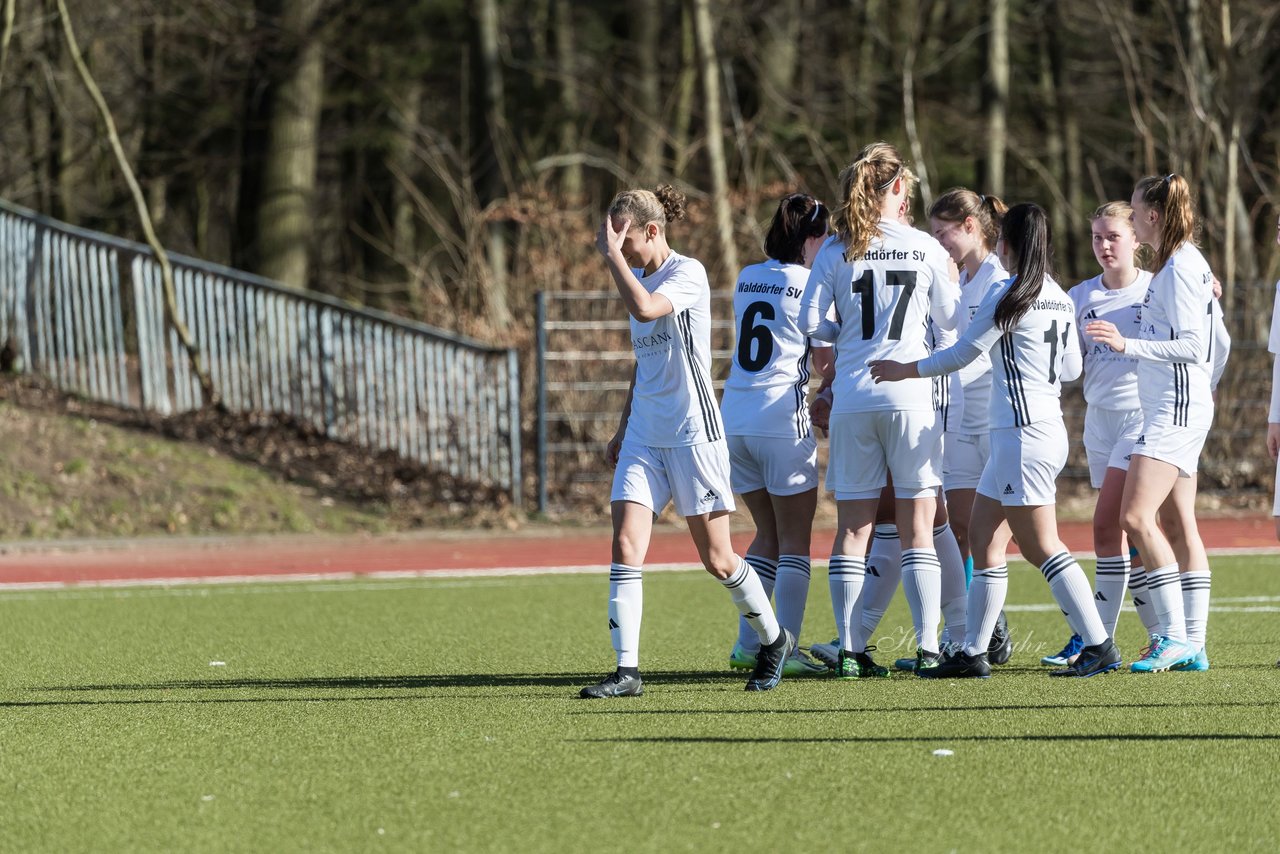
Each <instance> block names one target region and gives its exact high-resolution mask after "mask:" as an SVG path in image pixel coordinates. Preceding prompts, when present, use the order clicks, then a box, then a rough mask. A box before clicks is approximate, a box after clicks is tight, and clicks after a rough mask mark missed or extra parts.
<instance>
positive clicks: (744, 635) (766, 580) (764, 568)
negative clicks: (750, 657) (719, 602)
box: [738, 554, 799, 653]
mask: <svg viewBox="0 0 1280 854" xmlns="http://www.w3.org/2000/svg"><path fill="white" fill-rule="evenodd" d="M743 560H745V561H746V562H747V563H749V564H751V568H752V569H754V570H755V571H756V575H758V576H759V577H760V586H761V587H763V588H764V595H765V598H769V597H771V596H773V586H774V579H776V578H777V574H778V562H777V561H775V560H770V559H769V558H767V557H760V556H759V555H753V554H749V555H745V556H744V557H743ZM797 637H799V635H797ZM738 646H740V647H742V649H743V650H744V651H745V652H748V653H756V652H759V651H760V637H759V636H758V635H757V634H756V630H755V629H754V628H752V627H751V624H750V623H748V622H747V618H746V617H743V616H741V615H739V616H738Z"/></svg>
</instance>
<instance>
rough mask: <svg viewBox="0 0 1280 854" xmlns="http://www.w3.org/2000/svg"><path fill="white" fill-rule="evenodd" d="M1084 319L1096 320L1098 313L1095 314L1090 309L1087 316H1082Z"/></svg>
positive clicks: (1094, 311)
mask: <svg viewBox="0 0 1280 854" xmlns="http://www.w3.org/2000/svg"><path fill="white" fill-rule="evenodd" d="M1084 319H1085V320H1097V319H1098V312H1097V311H1096V310H1094V309H1090V310H1089V313H1088V314H1086V315H1085V316H1084Z"/></svg>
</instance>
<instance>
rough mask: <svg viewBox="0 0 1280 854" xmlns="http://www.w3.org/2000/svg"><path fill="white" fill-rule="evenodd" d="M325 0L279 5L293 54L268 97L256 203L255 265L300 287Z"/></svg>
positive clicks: (307, 238)
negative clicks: (259, 192)
mask: <svg viewBox="0 0 1280 854" xmlns="http://www.w3.org/2000/svg"><path fill="white" fill-rule="evenodd" d="M323 4H324V0H286V2H285V3H284V5H283V7H282V9H281V14H280V29H281V31H282V32H283V34H284V37H285V38H287V39H288V40H289V41H290V43H291V46H292V47H293V48H294V56H295V57H296V58H295V60H294V62H293V63H292V64H291V66H290V70H289V72H288V73H287V74H286V75H285V76H284V79H283V80H282V81H281V83H280V86H279V88H278V89H277V91H276V93H275V98H274V100H273V103H272V107H271V119H270V124H269V131H268V134H267V139H268V142H267V150H266V156H265V159H264V163H263V173H262V196H261V201H260V203H259V205H258V241H257V243H258V256H259V262H258V271H259V272H260V273H261V274H262V275H263V276H266V277H267V278H269V279H277V280H279V281H281V282H284V283H285V284H289V285H293V286H294V287H299V288H305V287H306V286H307V284H308V281H309V278H310V268H309V260H310V257H311V249H312V245H311V244H312V236H313V232H314V229H315V221H314V210H315V203H314V196H315V190H316V161H317V157H318V152H319V134H318V131H319V128H320V107H321V104H322V101H323V98H324V45H323V43H322V42H321V41H320V39H319V38H318V36H317V35H316V34H315V32H314V30H315V28H316V24H317V23H318V21H319V18H320V12H321V9H322V7H323Z"/></svg>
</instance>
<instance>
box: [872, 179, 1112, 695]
mask: <svg viewBox="0 0 1280 854" xmlns="http://www.w3.org/2000/svg"><path fill="white" fill-rule="evenodd" d="M997 249H998V251H999V252H1000V253H1001V255H1002V257H1003V258H1004V262H1005V264H1006V266H1007V267H1008V268H1009V269H1010V270H1013V271H1014V272H1015V276H1014V278H1013V279H1011V280H1009V281H1007V282H1004V283H1001V284H999V285H997V286H996V287H994V288H992V289H991V291H990V292H989V293H988V295H987V297H986V299H985V300H984V301H983V303H982V305H981V307H980V308H979V309H978V312H977V313H976V314H975V315H974V317H973V320H972V321H971V323H970V325H969V328H968V329H967V330H965V333H964V335H962V336H961V338H960V340H959V341H958V342H957V343H956V344H955V345H954V346H953V347H950V348H948V349H947V350H944V351H941V352H939V353H935V354H933V355H932V356H930V357H929V358H927V359H925V360H923V361H919V362H911V363H907V364H903V363H900V362H897V361H889V360H883V361H875V362H872V363H871V372H872V375H873V376H874V377H875V378H876V380H877V381H878V382H880V381H890V382H899V381H903V380H909V379H911V378H912V377H917V376H937V375H940V374H945V373H948V372H950V371H954V370H958V369H959V368H960V367H961V366H963V365H965V364H968V363H970V362H972V361H973V360H974V359H976V358H977V356H978V354H979V353H983V352H991V353H992V363H993V366H994V367H993V386H992V396H991V410H990V417H991V458H990V460H989V461H988V462H987V465H986V468H985V469H984V470H983V474H982V480H981V481H980V482H979V484H978V490H977V491H978V494H977V497H976V498H975V499H974V509H973V518H972V522H971V532H972V537H973V540H972V541H973V546H974V554H975V567H979V566H980V567H981V568H977V569H975V571H974V575H973V583H972V584H971V586H970V587H969V601H968V624H967V627H966V629H967V631H966V635H965V642H964V648H963V650H962V651H961V652H959V653H957V654H956V655H954V656H951V657H949V659H948V660H947V661H945V662H943V663H942V664H940V665H939V666H938V667H937V668H934V669H933V670H931V671H926V672H924V673H922V674H921V675H923V676H927V677H980V678H985V677H986V676H989V675H990V672H991V670H990V666H989V664H988V662H987V649H988V644H989V643H990V638H991V633H992V630H993V629H994V628H995V623H996V618H997V616H998V614H999V612H1000V609H1001V608H1002V607H1003V606H1004V599H1005V594H1006V592H1007V589H1008V567H1007V565H1006V557H1005V555H1006V551H1007V548H1008V545H1009V541H1010V539H1011V537H1017V540H1018V546H1019V548H1020V549H1021V551H1022V554H1023V556H1024V557H1025V558H1026V559H1027V560H1029V561H1031V562H1032V563H1033V564H1034V565H1036V566H1038V567H1040V570H1041V572H1042V573H1043V574H1044V577H1045V580H1046V581H1048V582H1049V588H1050V590H1051V591H1052V593H1053V596H1054V599H1055V600H1056V601H1057V603H1058V606H1059V607H1060V608H1061V609H1062V611H1063V613H1064V614H1065V615H1066V617H1067V620H1068V622H1070V623H1071V626H1072V628H1073V629H1074V630H1075V631H1077V632H1078V633H1079V634H1080V635H1081V637H1083V638H1084V639H1085V642H1086V646H1085V648H1084V650H1082V652H1081V655H1080V657H1079V658H1078V659H1077V661H1076V663H1075V665H1073V666H1072V667H1071V668H1068V669H1066V670H1062V671H1056V672H1055V674H1056V675H1062V676H1092V675H1094V674H1095V673H1103V672H1107V671H1109V670H1113V669H1115V668H1116V667H1119V666H1120V655H1119V653H1118V652H1117V651H1116V648H1115V645H1114V644H1113V643H1112V642H1111V638H1110V637H1108V636H1107V634H1106V631H1105V630H1104V628H1103V626H1102V621H1101V620H1100V619H1099V618H1098V611H1097V608H1096V607H1095V606H1094V603H1093V595H1092V591H1091V590H1090V589H1089V582H1088V579H1087V578H1086V577H1085V574H1084V571H1083V570H1082V569H1081V568H1080V566H1079V564H1077V563H1076V562H1075V560H1074V558H1072V557H1071V554H1070V552H1068V551H1067V549H1066V546H1064V545H1063V544H1062V541H1061V540H1060V539H1059V537H1058V531H1057V519H1056V516H1055V506H1056V485H1055V480H1056V478H1057V476H1058V474H1059V473H1060V472H1061V471H1062V467H1063V466H1064V465H1065V464H1066V458H1067V434H1066V427H1065V426H1064V424H1063V421H1062V409H1061V403H1060V400H1059V396H1060V393H1061V383H1062V381H1064V380H1068V381H1069V380H1071V379H1074V378H1075V377H1077V376H1079V374H1080V349H1079V343H1078V337H1077V336H1076V334H1075V330H1074V322H1075V314H1074V309H1073V306H1072V304H1071V301H1070V299H1068V297H1067V295H1066V294H1065V293H1063V291H1062V289H1061V288H1059V287H1058V285H1057V284H1056V283H1055V282H1054V281H1053V279H1052V278H1051V275H1050V272H1049V256H1050V244H1049V223H1048V218H1047V216H1046V215H1045V212H1044V211H1043V210H1042V209H1041V208H1040V207H1039V206H1037V205H1031V204H1023V205H1016V206H1014V207H1013V208H1011V209H1010V210H1009V212H1008V213H1007V214H1006V216H1005V218H1004V223H1003V225H1002V230H1001V237H1000V240H999V241H998V244H997Z"/></svg>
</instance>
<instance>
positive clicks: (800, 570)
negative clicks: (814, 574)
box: [773, 555, 809, 638]
mask: <svg viewBox="0 0 1280 854" xmlns="http://www.w3.org/2000/svg"><path fill="white" fill-rule="evenodd" d="M808 599H809V556H808V555H779V556H778V583H777V586H775V587H774V588H773V602H774V610H775V611H777V613H778V622H779V623H781V624H782V627H783V628H784V629H786V630H787V631H789V632H791V634H793V635H795V636H796V637H797V638H798V637H800V628H801V626H802V625H804V606H805V603H806V602H807V601H808Z"/></svg>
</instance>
